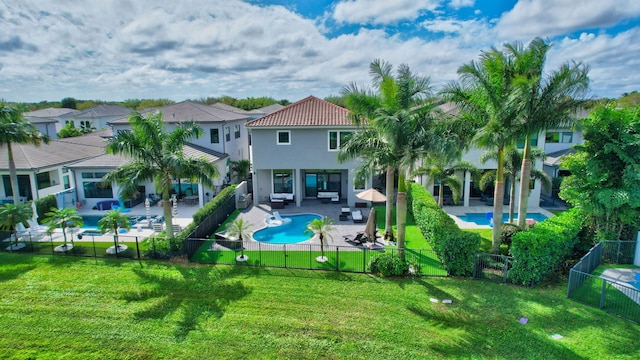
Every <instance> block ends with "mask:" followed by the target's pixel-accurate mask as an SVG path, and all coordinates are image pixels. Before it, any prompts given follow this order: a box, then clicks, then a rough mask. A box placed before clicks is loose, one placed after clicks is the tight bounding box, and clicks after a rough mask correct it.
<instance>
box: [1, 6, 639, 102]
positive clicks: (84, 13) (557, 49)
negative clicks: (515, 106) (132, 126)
mask: <svg viewBox="0 0 640 360" xmlns="http://www.w3.org/2000/svg"><path fill="white" fill-rule="evenodd" d="M0 29H2V30H1V31H0V99H4V100H5V101H11V102H13V101H15V102H40V101H44V100H46V101H59V100H61V99H62V98H65V97H73V98H76V99H82V100H103V101H123V100H126V99H136V98H137V99H158V98H167V99H171V100H174V101H182V100H185V99H199V98H206V97H218V96H222V95H228V96H232V97H235V98H246V97H260V96H268V97H272V98H274V99H276V100H280V99H287V100H289V101H292V102H293V101H297V100H300V99H302V98H304V97H307V96H309V95H314V96H317V97H320V98H323V97H326V96H330V95H340V92H341V90H342V89H343V88H344V87H345V86H347V85H349V84H350V83H356V84H358V85H360V86H366V87H369V86H371V81H370V77H369V73H368V69H369V64H370V63H371V61H372V60H374V59H382V60H385V61H388V62H390V63H391V64H393V65H394V66H397V65H400V64H407V65H409V66H410V68H411V69H412V71H413V72H415V73H417V74H420V75H423V76H429V77H430V79H431V83H432V85H433V89H434V90H435V91H437V90H439V89H440V88H442V86H444V85H445V84H447V83H448V82H450V81H455V80H457V79H458V75H457V73H456V71H457V69H458V68H459V67H460V66H461V65H463V64H465V63H469V62H470V61H472V60H477V59H478V57H479V55H480V53H481V52H482V51H485V50H488V49H490V48H491V47H492V46H494V47H497V48H501V47H502V46H503V44H505V43H507V42H508V43H512V42H514V41H519V42H522V43H523V44H524V45H526V44H528V43H529V42H530V41H531V40H532V39H534V38H535V37H542V38H544V39H548V40H549V41H550V42H551V43H552V44H553V46H552V48H551V50H550V51H549V52H548V54H547V62H546V71H547V72H550V71H553V70H554V69H557V68H558V67H559V66H561V65H562V64H563V63H566V62H571V61H576V62H582V63H585V64H588V65H589V66H590V72H589V75H590V79H591V82H590V84H591V94H590V96H591V97H594V98H600V97H619V96H621V94H623V93H625V92H631V91H634V90H640V41H638V39H640V1H638V0H581V1H576V0H393V1H387V0H335V1H329V0H298V1H285V0H244V1H240V0H179V1H177V0H171V1H167V0H101V1H79V0H78V1H75V0H55V1H52V0H20V1H15V0H0Z"/></svg>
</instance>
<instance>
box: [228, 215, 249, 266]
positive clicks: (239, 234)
mask: <svg viewBox="0 0 640 360" xmlns="http://www.w3.org/2000/svg"><path fill="white" fill-rule="evenodd" d="M252 227H253V225H252V224H251V223H249V222H247V221H244V220H242V219H240V218H237V219H235V220H234V221H233V222H231V223H229V225H227V229H226V233H227V235H228V236H230V237H236V238H238V240H240V245H241V247H240V249H241V250H240V257H238V260H239V261H247V259H248V257H247V256H245V255H244V239H245V238H247V237H249V230H250V229H251V228H252Z"/></svg>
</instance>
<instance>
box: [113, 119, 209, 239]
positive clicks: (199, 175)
mask: <svg viewBox="0 0 640 360" xmlns="http://www.w3.org/2000/svg"><path fill="white" fill-rule="evenodd" d="M129 124H131V131H122V132H119V133H117V134H115V135H114V136H113V138H112V139H111V141H110V142H109V144H108V145H107V149H106V152H107V153H108V154H115V155H124V156H125V157H127V158H129V160H130V161H129V162H128V163H127V164H125V165H123V166H121V167H120V168H118V169H115V170H113V171H111V172H110V173H108V174H107V175H106V176H105V181H112V182H115V183H117V184H119V185H120V187H121V188H120V192H121V195H122V197H123V198H130V197H132V196H133V195H134V194H135V193H136V192H137V191H138V185H139V184H143V183H145V182H148V181H153V182H154V184H155V187H156V193H158V194H162V200H163V202H162V204H163V213H164V219H165V225H166V232H167V236H169V237H170V238H173V236H174V234H173V227H172V214H171V206H170V201H169V199H170V196H171V194H170V191H171V187H172V185H173V179H174V178H177V179H181V178H187V179H190V180H191V181H199V182H200V183H202V184H203V185H204V186H206V187H209V188H211V187H213V179H215V178H217V177H218V176H219V171H218V168H217V167H216V166H215V164H212V163H210V162H209V161H207V160H206V159H204V158H193V157H186V156H185V155H184V152H183V148H184V145H185V144H186V143H187V141H188V140H190V139H192V138H198V137H200V136H201V135H202V129H201V128H200V127H199V126H198V125H197V124H195V123H194V122H186V123H181V124H179V125H176V126H175V127H174V128H173V130H172V131H168V130H167V129H166V128H165V123H164V120H163V119H162V114H161V113H159V112H158V113H154V114H149V115H148V116H146V117H144V116H142V115H140V114H134V115H132V116H131V117H130V118H129Z"/></svg>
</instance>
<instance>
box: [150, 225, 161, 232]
mask: <svg viewBox="0 0 640 360" xmlns="http://www.w3.org/2000/svg"><path fill="white" fill-rule="evenodd" d="M162 225H163V224H162V223H153V224H151V228H152V229H153V231H155V232H162V231H163V230H164V226H162Z"/></svg>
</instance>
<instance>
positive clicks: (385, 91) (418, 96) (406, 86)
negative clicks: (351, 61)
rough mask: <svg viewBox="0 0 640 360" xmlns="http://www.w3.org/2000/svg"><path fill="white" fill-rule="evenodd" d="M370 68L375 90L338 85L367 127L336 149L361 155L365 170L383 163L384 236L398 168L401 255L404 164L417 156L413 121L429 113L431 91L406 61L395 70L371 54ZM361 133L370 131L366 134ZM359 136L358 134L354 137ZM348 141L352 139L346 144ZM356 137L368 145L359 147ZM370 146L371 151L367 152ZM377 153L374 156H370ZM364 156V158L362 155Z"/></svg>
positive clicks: (346, 155)
mask: <svg viewBox="0 0 640 360" xmlns="http://www.w3.org/2000/svg"><path fill="white" fill-rule="evenodd" d="M369 74H370V75H371V79H372V83H373V86H374V88H375V92H373V91H369V90H365V89H360V88H359V87H358V86H357V85H356V84H354V83H352V84H350V85H348V86H347V87H345V88H344V89H343V90H342V95H343V96H344V100H345V104H346V105H347V109H349V110H350V112H351V116H352V119H353V121H354V123H355V124H357V125H364V126H369V127H371V129H370V130H365V131H359V132H357V133H356V134H355V135H354V136H353V138H352V139H351V140H350V141H349V142H348V143H347V146H346V147H345V148H344V149H341V150H340V153H339V155H338V160H339V161H344V160H347V159H352V158H360V159H365V160H364V164H363V166H364V168H362V167H361V171H360V173H362V172H363V171H364V170H368V171H372V170H374V168H375V167H377V168H380V167H384V168H386V197H387V203H386V205H387V206H386V214H385V239H391V240H393V229H392V225H393V221H392V218H391V217H392V210H393V194H394V186H393V179H394V172H395V171H396V170H397V171H398V200H397V206H396V207H397V211H396V222H397V227H398V249H399V250H398V251H399V255H400V256H401V257H403V256H404V240H405V230H406V216H407V212H406V209H407V203H406V185H405V177H406V170H407V169H408V167H409V166H411V164H412V162H413V161H415V159H416V158H417V157H418V156H419V155H418V154H419V149H422V148H423V147H422V146H419V147H417V145H419V144H418V143H417V141H416V139H417V137H415V136H414V135H415V134H416V133H424V134H426V132H422V131H420V130H419V129H418V128H417V127H418V126H421V125H422V124H421V123H420V122H419V121H418V116H425V115H427V116H428V115H429V114H430V113H431V110H433V108H434V103H433V102H430V101H426V100H425V98H426V97H427V96H428V95H430V84H429V81H430V80H429V78H428V77H423V76H418V75H416V74H413V73H412V72H411V69H410V68H409V66H407V65H406V64H401V65H400V66H399V67H398V68H397V71H396V74H395V76H394V74H393V67H392V65H391V64H390V63H387V62H385V61H383V60H379V59H376V60H374V61H373V62H371V64H370V65H369ZM364 136H370V138H369V139H366V138H364ZM355 138H358V139H357V140H354V139H355ZM352 141H353V144H351V143H352ZM356 143H361V144H363V145H367V147H366V148H361V149H358V148H356V147H355V144H356ZM368 151H372V152H368ZM373 157H376V158H375V159H372V158H373ZM366 159H369V160H366Z"/></svg>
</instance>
